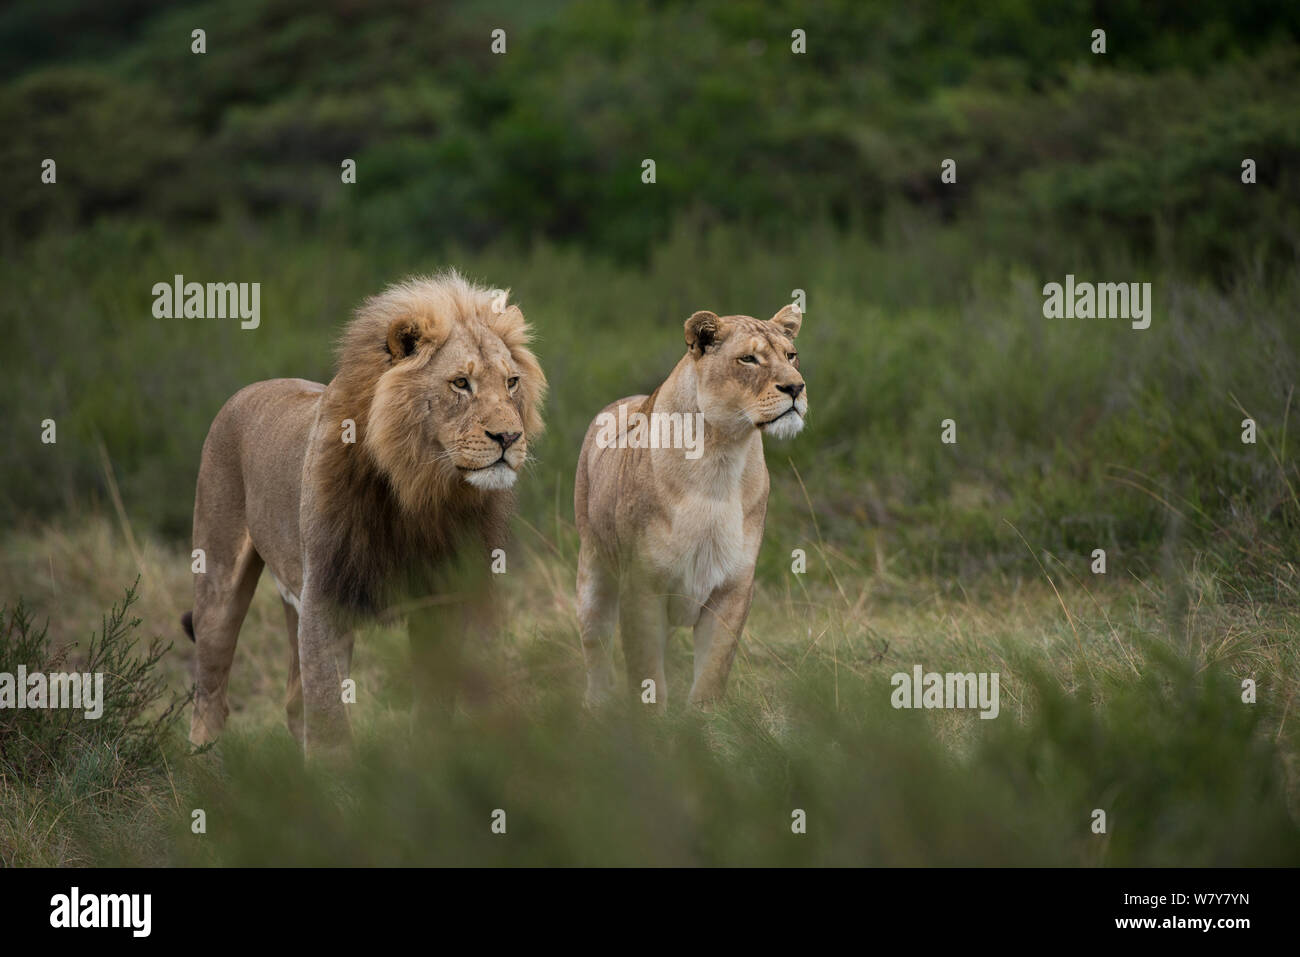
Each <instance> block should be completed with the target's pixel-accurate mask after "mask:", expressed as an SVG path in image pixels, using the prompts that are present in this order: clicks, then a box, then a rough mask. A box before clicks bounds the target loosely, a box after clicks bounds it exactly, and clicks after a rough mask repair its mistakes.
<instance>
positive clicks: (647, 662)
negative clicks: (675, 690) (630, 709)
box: [618, 587, 668, 712]
mask: <svg viewBox="0 0 1300 957" xmlns="http://www.w3.org/2000/svg"><path fill="white" fill-rule="evenodd" d="M618 618H619V626H620V628H621V629H622V632H623V658H624V663H625V664H626V666H627V684H628V690H629V691H630V692H631V693H632V695H633V697H634V698H635V699H636V700H637V701H643V698H642V694H643V691H644V689H643V683H644V682H645V681H646V680H647V679H649V680H651V681H653V682H654V702H653V704H651V703H650V702H645V703H646V704H651V707H653V708H654V709H655V710H656V711H659V712H662V711H665V710H666V709H667V707H668V683H667V680H666V679H665V677H664V646H665V645H666V644H667V643H668V599H667V597H666V596H664V595H656V594H651V593H650V592H648V591H644V590H642V589H641V588H638V587H633V588H629V589H626V590H625V591H624V592H623V594H621V595H620V596H619V607H618Z"/></svg>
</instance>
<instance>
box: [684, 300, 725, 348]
mask: <svg viewBox="0 0 1300 957" xmlns="http://www.w3.org/2000/svg"><path fill="white" fill-rule="evenodd" d="M717 338H718V317H717V314H716V313H712V312H709V311H708V310H707V309H701V310H700V311H699V312H697V313H695V314H694V315H692V316H691V318H689V319H687V320H686V346H687V348H689V349H691V350H692V351H693V350H695V349H699V351H700V354H701V355H702V354H703V353H704V350H706V349H708V348H709V346H711V345H713V343H714V342H715V341H716V340H717Z"/></svg>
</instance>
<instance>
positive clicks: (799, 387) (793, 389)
mask: <svg viewBox="0 0 1300 957" xmlns="http://www.w3.org/2000/svg"><path fill="white" fill-rule="evenodd" d="M776 388H777V390H778V391H780V392H784V393H785V394H786V395H788V396H789V397H790V398H792V399H797V398H799V393H800V392H802V391H803V383H802V382H793V383H791V384H790V385H779V386H777V387H776Z"/></svg>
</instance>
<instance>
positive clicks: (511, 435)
mask: <svg viewBox="0 0 1300 957" xmlns="http://www.w3.org/2000/svg"><path fill="white" fill-rule="evenodd" d="M521 435H523V433H522V432H488V433H487V437H488V438H489V439H491V440H492V441H493V442H496V443H497V444H498V445H500V446H501V451H502V452H504V451H505V450H506V449H508V448H510V446H512V445H514V444H515V443H516V442H517V441H519V436H521Z"/></svg>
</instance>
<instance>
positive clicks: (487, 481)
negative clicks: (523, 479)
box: [365, 284, 546, 509]
mask: <svg viewBox="0 0 1300 957" xmlns="http://www.w3.org/2000/svg"><path fill="white" fill-rule="evenodd" d="M494 305H495V304H494V302H493V300H491V299H489V298H487V293H486V291H482V294H480V291H478V290H472V291H467V292H465V293H464V294H462V295H461V296H459V297H449V298H444V299H440V300H431V299H430V298H429V291H428V287H427V286H421V285H418V284H414V285H408V286H402V287H397V289H396V290H395V291H390V292H389V293H387V294H386V295H385V297H384V298H382V299H378V300H375V301H373V302H372V304H371V305H370V306H369V307H368V309H369V313H368V314H371V315H381V316H382V318H383V320H384V321H383V323H382V324H379V323H375V324H374V325H373V326H371V328H373V329H374V333H375V334H376V335H378V336H379V337H381V341H380V342H376V343H375V345H374V346H373V347H372V348H374V349H375V352H373V353H371V355H373V356H374V357H375V362H380V361H382V362H383V365H382V367H381V368H380V369H379V370H378V371H379V374H378V378H377V380H376V382H375V387H374V392H373V395H372V397H371V401H370V409H369V416H368V427H367V428H366V431H365V442H366V445H367V448H368V449H369V451H370V453H371V455H372V457H373V458H374V460H375V461H376V463H377V464H378V465H379V467H380V468H381V469H382V470H383V471H384V472H385V473H386V474H387V475H388V478H389V481H390V483H391V484H392V485H393V487H394V489H395V490H396V491H397V493H398V495H399V496H400V497H401V499H402V500H403V502H404V503H406V505H407V506H408V507H409V508H412V509H418V508H419V507H421V506H422V505H428V504H430V503H433V502H435V501H437V500H438V499H439V497H440V496H441V494H443V493H444V492H447V491H450V490H452V489H454V488H456V487H457V486H462V487H463V486H464V485H470V486H473V487H475V488H477V489H481V490H485V491H496V490H500V489H507V488H510V487H511V486H513V485H514V483H515V480H516V477H517V475H518V472H519V470H520V469H521V468H522V467H523V465H524V462H525V460H526V459H527V458H528V440H529V438H530V436H534V437H535V435H536V434H537V433H538V432H540V431H541V417H540V415H539V406H540V404H541V397H542V393H543V391H544V390H545V387H546V379H545V376H543V374H542V370H541V367H540V366H539V365H538V363H537V359H536V358H535V357H534V356H533V354H532V352H531V351H529V349H528V347H527V345H526V344H525V343H526V341H527V338H528V327H527V325H526V323H525V322H524V317H523V313H521V312H520V311H519V308H518V307H517V306H509V307H508V308H505V309H504V310H502V309H501V308H500V307H499V306H496V307H495V308H494ZM381 309H382V312H381V311H380V310H381Z"/></svg>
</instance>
